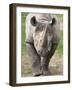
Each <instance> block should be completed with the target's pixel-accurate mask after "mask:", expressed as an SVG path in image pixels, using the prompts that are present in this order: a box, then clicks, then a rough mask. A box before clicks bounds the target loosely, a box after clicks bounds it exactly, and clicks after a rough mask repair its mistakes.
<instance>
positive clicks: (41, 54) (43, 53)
mask: <svg viewBox="0 0 72 90" xmlns="http://www.w3.org/2000/svg"><path fill="white" fill-rule="evenodd" d="M37 53H38V54H39V55H40V56H42V57H45V56H47V55H48V51H47V50H43V51H42V50H40V51H37Z"/></svg>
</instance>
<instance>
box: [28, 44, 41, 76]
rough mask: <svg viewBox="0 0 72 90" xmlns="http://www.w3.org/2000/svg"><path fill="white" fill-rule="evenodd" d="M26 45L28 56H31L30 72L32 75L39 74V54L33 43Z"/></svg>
mask: <svg viewBox="0 0 72 90" xmlns="http://www.w3.org/2000/svg"><path fill="white" fill-rule="evenodd" d="M26 46H27V50H28V53H29V56H30V58H31V60H32V61H31V63H32V72H33V76H39V75H40V74H41V72H40V62H41V58H40V56H39V55H38V54H37V52H36V50H35V48H34V46H33V45H31V44H26Z"/></svg>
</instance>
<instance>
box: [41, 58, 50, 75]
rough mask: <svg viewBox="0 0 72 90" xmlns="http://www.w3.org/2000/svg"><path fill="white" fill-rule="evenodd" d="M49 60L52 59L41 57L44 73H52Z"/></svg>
mask: <svg viewBox="0 0 72 90" xmlns="http://www.w3.org/2000/svg"><path fill="white" fill-rule="evenodd" d="M49 61H50V59H49V58H48V57H41V70H42V74H43V75H45V76H46V75H50V74H51V73H50V70H49V67H48V66H49Z"/></svg>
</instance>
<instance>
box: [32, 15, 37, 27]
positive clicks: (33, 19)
mask: <svg viewBox="0 0 72 90" xmlns="http://www.w3.org/2000/svg"><path fill="white" fill-rule="evenodd" d="M31 24H32V25H33V26H36V25H37V21H36V17H35V16H33V17H32V18H31Z"/></svg>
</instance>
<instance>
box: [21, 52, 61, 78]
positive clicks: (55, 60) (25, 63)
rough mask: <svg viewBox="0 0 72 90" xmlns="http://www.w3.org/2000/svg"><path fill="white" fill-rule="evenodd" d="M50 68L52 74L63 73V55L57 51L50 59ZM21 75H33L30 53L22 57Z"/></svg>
mask: <svg viewBox="0 0 72 90" xmlns="http://www.w3.org/2000/svg"><path fill="white" fill-rule="evenodd" d="M49 69H50V72H51V75H62V74H63V57H60V56H59V55H57V54H56V53H55V54H54V56H53V57H52V59H51V61H50V64H49ZM21 76H22V77H28V76H32V68H31V60H30V57H29V56H28V55H23V56H22V58H21Z"/></svg>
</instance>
